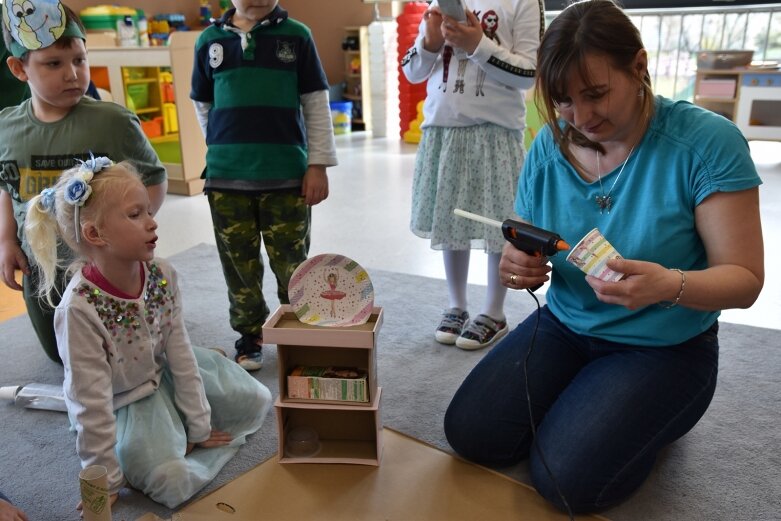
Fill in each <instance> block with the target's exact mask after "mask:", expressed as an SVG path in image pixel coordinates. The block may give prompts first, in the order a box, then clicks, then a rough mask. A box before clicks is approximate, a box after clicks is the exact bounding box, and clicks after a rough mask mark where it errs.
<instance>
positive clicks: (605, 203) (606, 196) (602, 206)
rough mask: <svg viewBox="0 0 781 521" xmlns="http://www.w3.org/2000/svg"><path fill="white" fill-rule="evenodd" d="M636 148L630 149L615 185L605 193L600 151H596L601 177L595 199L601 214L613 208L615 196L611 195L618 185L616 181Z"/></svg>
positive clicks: (598, 173) (617, 178) (598, 170)
mask: <svg viewBox="0 0 781 521" xmlns="http://www.w3.org/2000/svg"><path fill="white" fill-rule="evenodd" d="M634 149H635V147H634V146H633V147H632V148H630V149H629V153H628V154H627V156H626V159H624V164H622V165H621V170H619V171H618V175H617V176H616V179H615V181H613V185H612V186H611V187H610V190H608V191H607V193H605V191H604V188H603V187H602V168H601V167H600V165H599V151H598V150H595V151H594V153H595V154H596V156H597V179H599V195H597V196H594V201H595V202H596V203H597V208H599V213H600V214H602V213H604V212H605V211H607V213H610V209H611V208H613V196H612V195H611V194H612V193H613V188H615V187H616V183H617V182H618V180H619V179H621V174H623V173H624V167H625V166H626V164H627V163H628V162H629V158H630V157H631V156H632V151H633V150H634Z"/></svg>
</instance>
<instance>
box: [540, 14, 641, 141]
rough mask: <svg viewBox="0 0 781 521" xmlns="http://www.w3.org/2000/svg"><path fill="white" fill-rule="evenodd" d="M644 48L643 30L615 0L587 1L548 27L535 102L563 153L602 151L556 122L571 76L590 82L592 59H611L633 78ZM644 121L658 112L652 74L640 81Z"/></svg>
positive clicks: (541, 44) (572, 130) (541, 51)
mask: <svg viewBox="0 0 781 521" xmlns="http://www.w3.org/2000/svg"><path fill="white" fill-rule="evenodd" d="M643 48H644V46H643V41H642V39H641V37H640V31H639V30H638V29H637V27H635V25H634V24H633V23H632V21H631V20H630V19H629V17H628V16H627V15H626V14H625V13H624V11H623V10H622V9H621V8H620V7H618V6H617V5H616V4H615V2H613V1H612V0H583V1H581V2H576V3H574V4H571V5H570V6H568V7H567V8H566V9H564V10H563V11H562V12H561V13H560V14H559V15H558V16H557V17H556V18H555V19H554V20H553V21H552V22H551V24H550V25H549V26H548V28H547V29H546V30H545V34H544V35H543V37H542V41H541V42H540V47H539V49H538V51H537V79H536V86H535V103H536V104H537V106H538V107H539V108H540V109H541V110H540V115H541V117H542V119H543V121H544V122H545V123H546V124H548V125H549V126H550V128H551V131H552V132H553V139H554V140H555V141H556V144H557V145H558V146H559V147H560V148H561V149H562V151H563V152H564V154H565V155H569V145H570V143H571V144H575V145H579V146H583V147H588V148H594V149H597V150H600V149H601V146H600V145H599V144H598V143H593V142H591V141H589V140H588V139H586V138H585V137H584V136H583V135H582V134H581V133H580V132H578V131H577V130H575V129H574V128H572V127H571V126H570V125H565V126H564V127H563V128H562V127H561V126H559V124H558V112H557V110H556V102H557V101H561V100H563V99H566V97H567V94H566V93H567V86H568V83H569V80H570V78H569V73H570V71H571V70H573V69H575V70H578V71H579V73H580V75H581V77H582V78H583V81H585V82H586V83H587V84H588V83H589V79H590V74H589V71H588V69H587V67H586V57H587V56H588V55H594V54H597V55H603V56H607V57H608V58H609V59H610V61H611V63H612V65H613V66H614V67H616V68H617V69H620V70H623V71H625V72H626V73H627V74H629V75H632V76H634V75H635V74H636V73H635V71H634V69H633V68H632V65H633V64H634V61H635V58H636V57H637V53H638V51H640V50H642V49H643ZM640 83H641V89H642V91H641V95H642V99H643V108H642V112H643V113H642V116H643V121H648V120H649V119H650V117H651V115H652V113H653V110H654V105H653V104H654V100H653V90H652V87H651V78H650V76H649V74H648V71H647V70H646V71H645V74H644V76H643V78H642V81H641V82H640Z"/></svg>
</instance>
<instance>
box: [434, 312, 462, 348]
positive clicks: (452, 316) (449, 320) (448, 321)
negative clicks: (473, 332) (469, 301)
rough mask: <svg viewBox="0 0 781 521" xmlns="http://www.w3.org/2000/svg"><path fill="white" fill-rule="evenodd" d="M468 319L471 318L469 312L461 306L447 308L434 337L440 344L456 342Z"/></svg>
mask: <svg viewBox="0 0 781 521" xmlns="http://www.w3.org/2000/svg"><path fill="white" fill-rule="evenodd" d="M467 320H469V313H467V312H466V311H465V310H463V309H461V308H450V309H446V310H445V311H443V312H442V321H441V322H440V323H439V327H438V328H437V330H436V332H435V333H434V338H435V339H436V340H437V342H439V343H440V344H448V345H453V344H455V343H456V339H457V338H458V337H459V336H460V335H461V331H463V329H464V324H466V321H467Z"/></svg>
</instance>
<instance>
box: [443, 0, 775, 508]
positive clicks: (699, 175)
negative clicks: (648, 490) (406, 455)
mask: <svg viewBox="0 0 781 521" xmlns="http://www.w3.org/2000/svg"><path fill="white" fill-rule="evenodd" d="M535 89H536V93H537V96H538V99H539V101H540V102H541V103H540V106H541V108H542V110H541V111H540V112H541V113H542V115H543V116H544V119H545V120H546V123H547V125H546V126H545V128H544V129H543V130H542V131H541V132H540V133H539V135H538V137H537V139H535V141H534V143H533V144H532V146H531V149H530V151H529V155H528V157H527V158H526V162H525V163H524V166H523V170H522V172H521V177H520V180H519V183H518V189H517V194H516V201H515V211H516V212H517V213H518V215H519V216H520V217H521V218H522V219H523V220H525V221H527V222H529V223H531V224H533V225H535V226H539V227H542V228H545V229H547V230H552V231H555V232H557V233H559V234H560V235H561V236H562V237H564V238H565V239H566V240H567V241H570V243H571V244H573V245H574V244H575V243H577V242H578V241H579V240H580V238H581V237H583V236H584V235H586V234H587V233H589V232H590V231H591V230H592V229H595V228H597V229H599V231H600V232H602V234H603V235H604V237H606V238H607V240H608V241H610V243H611V244H612V245H613V246H614V247H615V249H616V250H617V251H618V252H619V253H620V254H621V255H622V256H623V258H622V259H615V260H612V261H610V262H608V267H609V268H610V269H612V270H614V271H616V272H619V273H620V274H623V276H622V277H621V275H619V278H620V280H616V281H607V280H602V279H600V278H597V277H595V276H591V275H585V274H584V273H583V272H582V271H581V270H580V269H579V268H578V266H576V265H574V264H572V263H569V262H567V260H566V256H567V252H563V253H562V254H560V255H556V256H554V257H551V258H550V259H547V258H545V257H542V258H541V257H534V256H531V255H528V254H526V253H524V252H522V251H519V250H516V249H515V248H513V247H512V246H511V245H509V244H508V245H506V246H505V249H504V252H503V256H502V260H501V262H500V264H499V277H500V278H501V280H502V281H503V282H504V284H505V285H506V286H507V287H508V288H510V289H526V288H533V287H535V286H537V285H539V284H542V283H543V282H545V281H547V280H548V278H549V275H550V280H551V285H550V289H549V290H548V293H547V295H546V299H547V305H545V306H544V307H542V308H541V309H540V311H539V312H538V313H533V314H532V315H530V316H529V317H528V318H527V319H526V320H525V321H524V322H523V323H521V324H520V325H519V326H518V327H517V328H515V330H513V331H512V332H511V333H509V334H508V335H507V336H506V337H505V338H504V339H503V340H502V341H501V342H500V343H499V344H497V345H496V346H495V347H494V348H493V349H492V350H491V352H490V353H488V354H487V355H486V356H485V357H484V358H483V359H482V360H481V361H480V362H479V363H478V365H477V366H476V367H475V368H474V370H473V371H472V372H471V373H470V374H469V375H468V376H467V378H466V380H465V381H464V382H463V384H462V385H461V387H460V388H459V390H458V391H457V392H456V394H455V396H454V397H453V400H452V402H451V404H450V406H449V408H448V410H447V413H446V415H445V433H446V435H447V438H448V441H449V442H450V444H451V446H452V447H453V449H454V450H455V451H456V452H458V453H459V454H460V455H461V456H463V457H465V458H467V459H469V460H471V461H475V462H477V463H480V464H483V465H490V466H506V465H512V464H515V463H517V462H519V461H521V460H522V459H525V458H529V468H530V472H531V478H532V481H533V483H534V486H535V488H536V489H537V490H538V491H539V492H540V494H542V495H543V496H544V497H545V498H546V499H548V500H549V501H551V502H552V503H553V504H554V505H556V506H557V507H559V508H561V509H562V510H565V511H568V512H570V513H573V512H578V513H581V512H589V511H596V510H601V509H605V508H608V507H610V506H613V505H615V504H617V503H619V502H621V501H623V500H624V499H626V498H627V497H629V496H630V495H631V494H632V493H633V492H634V491H635V490H637V488H638V487H639V486H640V485H641V484H642V483H643V481H645V479H646V478H647V477H648V475H649V473H650V472H651V469H652V468H653V464H654V461H655V460H656V456H657V454H658V453H659V451H660V450H661V449H662V448H663V447H665V446H666V445H668V444H670V443H672V442H673V441H675V440H676V439H678V438H680V437H681V436H683V435H684V434H686V433H687V432H688V431H689V430H691V429H692V427H694V425H695V424H696V423H697V422H698V421H699V420H700V418H701V417H702V415H703V414H704V413H705V411H706V410H707V408H708V406H709V405H710V402H711V398H712V397H713V393H714V390H715V388H716V379H717V372H718V350H719V342H718V316H719V312H720V310H722V309H727V308H747V307H749V306H751V305H752V304H753V303H754V301H755V300H756V298H757V297H758V295H759V292H760V291H761V289H762V285H763V282H764V260H763V257H764V254H763V244H762V231H761V225H760V218H759V195H758V193H759V190H758V186H759V184H760V183H761V180H760V179H759V176H758V175H757V172H756V168H755V166H754V163H753V162H752V160H751V156H750V153H749V147H748V143H747V142H746V140H745V138H744V137H743V136H742V135H741V133H740V131H739V130H738V129H737V127H736V126H735V125H734V124H733V123H732V122H730V121H728V120H727V119H725V118H723V117H721V116H718V115H716V114H713V113H711V112H709V111H707V110H705V109H702V108H700V107H696V106H694V105H692V104H690V103H688V102H683V101H673V100H669V99H666V98H664V97H661V96H654V95H653V93H652V91H651V81H650V76H649V73H648V55H647V53H646V51H645V49H644V48H643V43H642V41H641V39H640V34H639V32H638V30H637V28H636V27H635V26H634V25H633V24H632V22H631V20H630V19H629V18H628V17H627V16H626V14H625V13H624V12H623V11H622V10H621V9H620V8H618V7H617V6H616V5H615V4H614V3H613V2H612V1H611V0H586V1H583V2H577V3H574V4H572V5H570V6H569V7H567V8H566V9H564V10H563V11H562V12H561V14H560V15H559V16H558V17H556V19H555V20H553V22H552V23H551V24H550V26H549V27H548V28H547V30H546V32H545V34H544V36H543V39H542V42H541V44H540V48H539V52H538V59H537V76H536V87H535ZM581 264H584V265H585V264H587V262H586V261H585V260H584V262H582V263H581ZM530 418H533V421H531V420H530ZM532 444H534V445H535V447H536V448H535V450H531V447H532Z"/></svg>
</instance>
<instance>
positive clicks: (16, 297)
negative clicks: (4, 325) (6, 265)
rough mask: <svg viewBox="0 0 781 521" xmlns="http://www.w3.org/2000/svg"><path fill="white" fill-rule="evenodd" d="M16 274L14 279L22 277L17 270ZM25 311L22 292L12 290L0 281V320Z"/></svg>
mask: <svg viewBox="0 0 781 521" xmlns="http://www.w3.org/2000/svg"><path fill="white" fill-rule="evenodd" d="M16 275H17V276H16V280H21V279H22V276H21V273H19V272H17V274H16ZM26 312H27V310H26V308H25V306H24V300H23V299H22V292H21V291H14V290H12V289H10V288H9V287H8V286H6V285H5V284H2V283H0V322H4V321H6V320H8V319H9V318H14V317H18V316H19V315H24V314H25V313H26Z"/></svg>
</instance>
